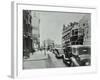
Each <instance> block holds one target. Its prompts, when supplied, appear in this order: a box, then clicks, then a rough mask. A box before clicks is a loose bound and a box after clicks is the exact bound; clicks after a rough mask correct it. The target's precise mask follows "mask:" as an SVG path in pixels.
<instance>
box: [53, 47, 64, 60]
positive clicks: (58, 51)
mask: <svg viewBox="0 0 100 80" xmlns="http://www.w3.org/2000/svg"><path fill="white" fill-rule="evenodd" d="M53 53H54V54H55V57H56V58H58V59H60V58H62V57H63V53H64V51H63V49H62V48H56V49H54V50H53Z"/></svg>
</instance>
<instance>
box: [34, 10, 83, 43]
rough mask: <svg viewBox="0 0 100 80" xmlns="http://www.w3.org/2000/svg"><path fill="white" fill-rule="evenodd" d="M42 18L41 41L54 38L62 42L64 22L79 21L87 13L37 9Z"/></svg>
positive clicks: (57, 41) (56, 41) (55, 40)
mask: <svg viewBox="0 0 100 80" xmlns="http://www.w3.org/2000/svg"><path fill="white" fill-rule="evenodd" d="M36 14H38V17H39V18H40V25H39V26H40V43H42V42H43V41H44V40H47V39H51V40H54V42H55V43H56V44H61V42H62V28H63V24H66V25H68V24H69V23H70V22H74V21H75V22H78V21H79V20H80V19H81V18H82V17H83V16H84V15H85V14H82V13H68V12H66V13H65V12H47V11H37V12H36Z"/></svg>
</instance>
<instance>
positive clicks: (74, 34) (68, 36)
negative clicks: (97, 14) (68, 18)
mask: <svg viewBox="0 0 100 80" xmlns="http://www.w3.org/2000/svg"><path fill="white" fill-rule="evenodd" d="M90 24H91V20H90V15H89V14H87V15H85V16H83V18H82V19H80V21H79V22H73V23H70V24H69V25H67V26H66V25H63V32H62V45H63V48H65V47H67V46H70V45H90V43H91V25H90Z"/></svg>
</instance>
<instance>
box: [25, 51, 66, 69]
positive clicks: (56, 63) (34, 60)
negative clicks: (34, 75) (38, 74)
mask: <svg viewBox="0 0 100 80" xmlns="http://www.w3.org/2000/svg"><path fill="white" fill-rule="evenodd" d="M57 67H66V65H65V64H64V63H63V61H62V59H57V58H56V57H55V55H54V54H53V53H52V52H50V51H36V52H35V53H34V54H30V58H28V59H25V60H24V62H23V69H34V68H57Z"/></svg>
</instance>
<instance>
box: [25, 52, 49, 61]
mask: <svg viewBox="0 0 100 80" xmlns="http://www.w3.org/2000/svg"><path fill="white" fill-rule="evenodd" d="M42 59H48V55H45V54H44V51H37V52H35V53H33V55H32V54H30V58H28V59H24V61H35V60H42Z"/></svg>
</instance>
